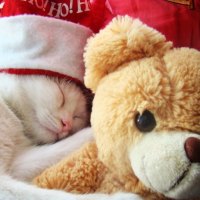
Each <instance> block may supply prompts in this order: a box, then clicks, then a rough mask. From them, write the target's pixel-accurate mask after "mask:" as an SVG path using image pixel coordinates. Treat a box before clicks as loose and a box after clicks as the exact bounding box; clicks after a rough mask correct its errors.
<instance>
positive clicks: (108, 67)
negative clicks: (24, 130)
mask: <svg viewBox="0 0 200 200" xmlns="http://www.w3.org/2000/svg"><path fill="white" fill-rule="evenodd" d="M84 59H85V64H86V73H85V78H84V79H85V83H86V86H87V87H88V88H90V89H92V90H93V92H94V93H95V97H94V101H93V108H92V114H91V125H92V127H93V130H94V134H95V139H96V143H95V144H94V143H93V144H87V145H86V146H84V147H82V148H81V149H80V150H79V151H78V152H76V153H74V154H72V155H71V156H70V157H68V158H65V159H64V160H63V161H61V162H60V163H58V164H57V165H55V166H53V167H51V168H49V169H47V170H46V171H45V172H43V173H42V174H41V175H40V176H38V177H37V178H36V179H35V180H34V183H35V184H36V185H38V186H40V187H45V188H57V189H61V190H65V191H69V192H75V193H88V192H106V193H112V192H116V191H127V192H133V193H138V194H140V195H141V196H143V197H145V199H155V200H160V199H167V198H168V197H174V198H175V199H176V198H177V199H178V198H179V197H180V196H181V195H182V194H183V195H184V194H188V192H187V189H185V188H190V187H191V188H193V186H194V187H195V185H196V184H195V183H196V182H195V177H192V180H193V179H194V181H191V179H188V182H187V181H186V182H187V187H186V186H182V185H181V184H180V183H179V182H178V181H177V184H180V188H179V189H180V190H177V191H176V190H175V192H174V191H172V193H170V192H168V190H170V188H167V183H168V182H166V190H160V191H159V190H156V189H155V188H154V187H153V186H151V184H148V181H146V179H147V178H146V177H145V176H148V174H145V173H146V172H145V170H147V171H148V172H149V173H150V174H151V173H152V174H154V171H155V170H157V169H159V170H160V169H161V170H160V172H159V173H155V175H156V176H158V177H157V179H154V176H150V179H152V180H150V182H151V181H152V182H151V183H152V184H154V183H155V186H156V187H158V188H159V183H157V182H156V180H158V181H159V180H162V174H163V176H164V175H166V173H165V171H163V170H162V168H163V169H165V166H168V165H169V164H170V162H168V160H167V159H164V160H162V157H161V158H159V159H157V155H162V154H160V153H159V152H156V151H155V152H152V153H151V154H145V151H146V152H147V153H148V152H151V148H147V149H145V147H142V148H143V152H144V155H150V156H151V157H150V158H146V157H145V156H143V157H144V159H146V160H147V161H148V162H147V164H145V163H142V164H141V163H140V161H138V160H134V158H133V157H131V156H132V155H134V154H131V152H134V149H135V148H137V147H138V146H139V145H140V144H141V143H142V141H143V140H144V139H145V138H146V137H148V140H150V139H151V134H152V138H153V137H154V138H156V140H157V138H158V139H159V140H158V141H160V138H163V137H162V135H163V134H164V135H165V136H166V138H167V139H166V140H168V141H170V139H171V138H172V137H171V136H172V135H173V134H174V135H175V136H176V135H178V136H176V138H180V140H179V139H177V144H179V143H180V142H179V141H183V143H181V144H180V148H181V150H180V152H181V153H180V158H181V159H182V158H183V159H182V160H186V161H185V162H188V163H189V161H188V159H187V156H186V154H185V152H184V142H185V139H184V138H188V137H190V134H193V137H197V138H198V137H199V132H200V131H199V130H200V109H199V108H200V52H199V51H197V50H194V49H189V48H177V49H175V48H173V46H172V43H171V42H167V41H166V40H165V37H164V36H163V35H162V34H161V33H159V32H157V31H156V30H154V29H152V28H150V27H148V26H146V25H145V24H143V23H142V22H140V21H139V20H137V19H136V20H134V19H131V18H129V17H127V16H125V17H118V18H115V19H114V20H113V21H112V22H111V23H110V24H109V25H108V26H107V27H105V28H104V29H103V30H101V31H100V32H99V33H98V34H96V35H94V36H93V37H91V38H90V39H89V40H88V43H87V45H86V48H85V54H84ZM145 110H148V111H150V112H151V113H152V114H153V116H154V118H155V121H156V124H155V127H154V129H153V130H150V131H149V133H143V132H142V131H140V130H139V129H138V127H137V125H136V116H137V115H138V114H140V115H141V114H142V113H143V112H144V111H145ZM163 132H164V133H163ZM176 132H179V133H176ZM164 138H165V137H164ZM156 140H155V141H153V142H155V144H156V145H158V144H157V143H156ZM163 140H164V139H163ZM163 140H161V141H162V142H163V143H164V144H165V141H163ZM153 142H151V143H152V144H153ZM175 144H176V143H175ZM158 146H159V145H158ZM162 146H163V145H161V147H159V148H160V149H162V148H163V147H162ZM175 147H176V145H173V146H170V142H168V143H167V144H166V147H165V148H164V152H165V151H166V154H164V155H165V156H168V153H169V155H170V156H168V157H167V158H172V161H173V164H172V165H171V166H170V167H171V168H170V167H169V168H170V170H172V173H171V174H172V175H173V170H174V171H175V172H178V171H179V170H178V169H179V167H180V168H181V166H182V165H181V164H179V163H180V162H182V160H181V159H180V162H179V160H178V159H179V157H178V156H179V155H178V154H179V149H178V150H176V151H175V150H174V155H173V148H174V149H175ZM168 148H169V152H168ZM158 151H159V150H158ZM177 152H178V153H177ZM140 153H141V155H142V152H140V151H139V153H138V154H140ZM161 153H162V152H161ZM181 156H182V157H181ZM176 157H177V159H175V160H173V158H176ZM148 159H150V160H151V159H155V160H156V159H157V160H156V162H155V166H154V163H153V166H150V169H149V167H148V163H151V162H149V160H148ZM135 162H138V165H137V164H136V166H135ZM165 162H166V163H165ZM140 164H141V166H143V167H140ZM190 165H192V163H190V164H189V166H190ZM159 166H161V168H159ZM173 167H174V169H173ZM143 168H145V170H144V169H143ZM198 169H199V168H197V172H198V171H199V170H198ZM167 170H168V168H167ZM167 170H166V171H167ZM195 173H196V172H195ZM195 173H194V174H195ZM196 174H198V173H196ZM175 175H176V174H175V173H174V176H175ZM159 176H160V177H161V179H159V178H160V177H159ZM197 176H198V175H197ZM148 178H149V177H148ZM170 178H171V179H173V177H170ZM186 178H187V177H186ZM141 179H142V180H141ZM165 179H167V178H165ZM165 179H163V181H164V180H165ZM169 180H170V179H169ZM175 181H176V180H175ZM175 183H176V182H175ZM197 183H198V182H197ZM169 184H172V185H173V184H174V183H173V180H172V181H171V182H169ZM190 184H191V185H190ZM192 184H193V185H192ZM169 187H170V186H169ZM173 187H174V186H173ZM188 190H189V191H190V189H188ZM185 191H186V192H185ZM184 192H185V193H184ZM191 193H192V192H191ZM196 193H197V194H196ZM196 193H195V194H194V196H192V195H193V194H191V196H192V198H190V200H191V199H195V198H193V197H196V196H195V195H198V192H196ZM170 195H171V196H170ZM164 196H165V197H164ZM199 196H200V195H199ZM179 199H181V198H179Z"/></svg>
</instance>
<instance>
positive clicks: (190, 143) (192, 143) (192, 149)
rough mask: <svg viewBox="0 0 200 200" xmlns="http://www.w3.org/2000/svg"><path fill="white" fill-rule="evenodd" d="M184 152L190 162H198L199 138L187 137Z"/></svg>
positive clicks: (199, 153)
mask: <svg viewBox="0 0 200 200" xmlns="http://www.w3.org/2000/svg"><path fill="white" fill-rule="evenodd" d="M185 152H186V154H187V157H188V159H189V160H190V161H191V162H193V163H196V162H200V139H198V138H195V137H189V138H187V140H186V141H185Z"/></svg>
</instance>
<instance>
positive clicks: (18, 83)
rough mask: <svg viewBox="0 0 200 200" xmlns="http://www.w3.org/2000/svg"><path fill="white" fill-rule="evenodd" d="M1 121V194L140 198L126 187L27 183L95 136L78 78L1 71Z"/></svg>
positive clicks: (47, 198) (9, 197) (39, 199)
mask: <svg viewBox="0 0 200 200" xmlns="http://www.w3.org/2000/svg"><path fill="white" fill-rule="evenodd" d="M0 122H1V124H0V200H86V199H87V200H132V199H140V198H139V197H136V196H135V195H133V194H125V193H119V194H115V195H103V194H94V195H92V194H91V195H89V194H88V195H75V194H70V193H65V192H61V191H56V190H46V189H40V188H37V187H35V186H33V185H31V184H30V183H27V182H30V181H31V180H32V179H33V178H34V177H35V176H36V175H38V174H39V173H40V172H41V171H43V170H44V169H45V168H47V167H48V166H50V165H52V164H54V163H56V162H58V161H59V160H60V159H62V158H63V157H64V156H66V155H68V154H69V153H70V152H72V151H74V150H75V149H77V148H78V147H80V146H81V145H82V144H83V143H84V142H86V141H90V140H92V139H93V137H92V131H91V129H90V128H85V129H83V128H84V127H86V126H87V125H88V122H89V113H88V110H87V100H86V97H85V96H84V95H83V93H82V92H81V90H80V88H78V87H77V86H76V85H75V84H73V83H70V82H66V81H64V80H59V79H56V78H48V77H46V76H28V77H26V76H14V75H8V74H3V73H2V74H0ZM81 129H83V130H81ZM79 130H81V131H79ZM77 131H78V132H77ZM75 132H77V133H76V134H73V133H75ZM72 134H73V135H72ZM69 135H72V136H70V137H67V136H69ZM65 137H67V138H65Z"/></svg>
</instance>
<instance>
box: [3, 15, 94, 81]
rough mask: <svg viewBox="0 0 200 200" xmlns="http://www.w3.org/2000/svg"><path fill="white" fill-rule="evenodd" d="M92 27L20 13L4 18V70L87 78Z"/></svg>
mask: <svg viewBox="0 0 200 200" xmlns="http://www.w3.org/2000/svg"><path fill="white" fill-rule="evenodd" d="M91 34H92V31H91V30H90V29H89V28H86V27H84V26H82V25H79V24H75V23H72V22H68V21H63V20H60V19H55V18H50V17H44V16H37V15H18V16H12V17H2V18H0V69H1V68H27V69H45V70H52V71H55V72H59V73H62V74H66V75H68V76H71V77H73V78H76V79H78V80H80V81H83V74H84V65H83V49H84V46H85V43H86V40H87V38H88V37H89V36H90V35H91Z"/></svg>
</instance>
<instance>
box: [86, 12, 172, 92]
mask: <svg viewBox="0 0 200 200" xmlns="http://www.w3.org/2000/svg"><path fill="white" fill-rule="evenodd" d="M171 46H172V43H171V42H166V38H165V36H164V35H162V34H161V33H159V32H158V31H156V30H154V29H153V28H150V27H148V26H147V25H145V24H143V23H142V22H141V21H139V20H138V19H132V18H131V17H129V16H123V17H122V16H118V17H116V18H114V19H113V20H112V21H111V22H110V24H108V25H107V26H106V27H105V28H104V29H102V30H101V31H100V32H99V33H97V34H96V35H94V36H93V37H91V38H89V40H88V42H87V45H86V47H85V53H84V61H85V66H86V73H85V77H84V81H85V84H86V86H87V87H88V88H90V89H92V90H93V92H95V90H96V87H97V85H98V83H99V81H100V80H101V78H103V77H104V76H105V75H107V74H108V73H111V72H113V71H115V70H116V69H117V68H118V67H119V66H121V65H122V64H123V63H125V62H129V61H131V60H137V59H140V58H143V57H150V56H153V55H156V54H158V55H159V56H162V55H163V54H164V52H165V51H166V50H168V49H169V48H171Z"/></svg>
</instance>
